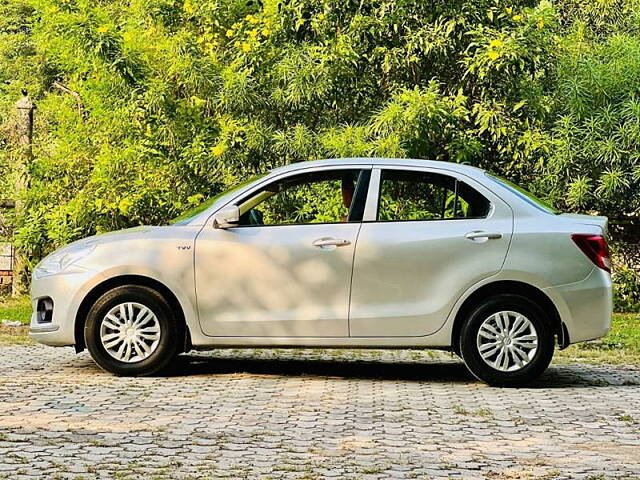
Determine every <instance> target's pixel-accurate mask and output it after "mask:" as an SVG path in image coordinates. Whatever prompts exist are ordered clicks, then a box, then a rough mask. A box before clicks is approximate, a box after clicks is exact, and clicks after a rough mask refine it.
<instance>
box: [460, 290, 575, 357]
mask: <svg viewBox="0 0 640 480" xmlns="http://www.w3.org/2000/svg"><path fill="white" fill-rule="evenodd" d="M505 293H507V294H514V295H521V296H523V297H525V298H528V299H530V300H533V301H534V302H536V303H537V304H538V305H539V306H540V307H541V308H542V309H544V310H545V312H548V314H549V317H550V318H551V319H552V322H553V325H552V327H553V329H554V335H557V336H558V339H559V342H558V343H559V344H560V346H561V348H564V347H565V346H567V345H568V344H569V338H568V333H567V330H566V327H565V326H564V324H563V323H562V320H561V318H560V313H559V312H558V309H557V307H556V305H555V304H554V303H553V301H552V300H551V299H550V298H549V297H548V296H547V294H545V293H544V292H543V291H542V290H541V289H539V288H538V287H535V286H533V285H531V284H529V283H525V282H520V281H516V280H499V281H495V282H491V283H487V284H485V285H482V286H481V287H479V288H478V289H476V290H474V291H473V292H472V293H471V294H469V296H467V298H465V300H464V301H463V302H462V305H460V308H459V309H458V311H457V312H456V315H455V318H454V322H453V328H452V330H451V348H452V349H453V351H454V352H456V353H458V354H459V353H460V333H461V331H462V326H463V325H464V322H465V320H466V318H467V317H468V315H469V314H470V313H471V311H472V310H473V309H474V308H475V307H477V306H478V305H480V304H481V303H482V302H483V301H484V300H486V299H488V298H490V297H493V296H495V295H500V294H505Z"/></svg>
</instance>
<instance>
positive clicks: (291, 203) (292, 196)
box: [239, 170, 369, 226]
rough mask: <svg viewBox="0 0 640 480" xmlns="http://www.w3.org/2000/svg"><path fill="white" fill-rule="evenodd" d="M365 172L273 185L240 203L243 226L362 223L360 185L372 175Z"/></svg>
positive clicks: (338, 172) (306, 177) (289, 179)
mask: <svg viewBox="0 0 640 480" xmlns="http://www.w3.org/2000/svg"><path fill="white" fill-rule="evenodd" d="M363 172H364V171H362V170H328V171H321V172H313V173H305V174H301V175H295V176H292V177H287V178H285V179H283V180H280V181H277V182H273V183H271V184H269V185H268V186H266V187H265V188H263V189H261V190H260V191H259V192H257V193H255V194H252V195H251V196H250V197H249V198H247V199H244V200H243V201H241V202H240V204H239V207H240V214H241V216H240V226H251V225H300V224H309V223H343V222H349V221H360V220H361V218H362V212H361V210H362V209H360V208H356V203H358V204H360V203H362V202H364V198H360V197H361V196H362V195H361V193H360V192H361V191H362V190H363V189H362V185H361V184H362V183H363V182H364V181H365V178H364V177H366V183H367V184H368V174H369V171H366V173H367V175H365V176H363V175H361V174H362V173H363ZM365 195H366V192H365ZM358 216H359V217H360V218H357V217H358Z"/></svg>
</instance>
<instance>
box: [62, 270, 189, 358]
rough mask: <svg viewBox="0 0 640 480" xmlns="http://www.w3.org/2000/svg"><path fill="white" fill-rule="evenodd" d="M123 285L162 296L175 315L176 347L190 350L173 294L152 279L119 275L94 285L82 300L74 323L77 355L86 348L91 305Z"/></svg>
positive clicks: (180, 313) (183, 316)
mask: <svg viewBox="0 0 640 480" xmlns="http://www.w3.org/2000/svg"><path fill="white" fill-rule="evenodd" d="M124 285H140V286H144V287H148V288H151V289H153V290H155V291H156V292H158V293H159V294H160V295H162V297H163V298H164V299H165V300H166V301H167V303H168V304H169V306H170V307H171V309H172V310H173V312H174V313H175V314H176V319H177V321H178V329H179V332H180V336H181V338H180V341H179V343H178V345H180V346H181V350H182V351H183V352H187V351H189V350H190V349H191V334H190V332H189V328H188V326H187V322H186V318H185V314H184V309H183V308H182V305H181V304H180V302H179V301H178V298H177V297H176V296H175V294H174V293H173V292H172V291H171V290H170V289H169V288H168V287H167V286H166V285H164V284H163V283H162V282H160V281H158V280H156V279H154V278H151V277H147V276H144V275H119V276H115V277H111V278H109V279H107V280H104V281H102V282H100V283H99V284H97V285H95V286H94V287H93V288H92V289H91V290H90V291H89V292H88V293H87V294H86V295H85V296H84V298H83V299H82V302H81V303H80V306H79V307H78V311H77V313H76V318H75V322H74V337H75V350H76V352H77V353H79V352H81V351H83V350H84V349H85V348H86V345H85V341H84V326H85V322H86V319H87V314H88V313H89V310H90V309H91V307H92V305H93V304H94V303H95V302H96V300H97V299H98V298H100V297H101V296H102V295H103V294H105V293H106V292H108V291H109V290H112V289H114V288H117V287H122V286H124Z"/></svg>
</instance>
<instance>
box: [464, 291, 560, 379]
mask: <svg viewBox="0 0 640 480" xmlns="http://www.w3.org/2000/svg"><path fill="white" fill-rule="evenodd" d="M554 345H555V337H554V331H553V328H552V322H551V318H550V316H549V314H548V313H547V312H545V311H544V310H543V309H542V308H540V307H539V306H538V305H536V304H535V303H534V302H532V301H531V300H529V299H528V298H526V297H523V296H520V295H514V294H501V295H496V296H494V297H491V298H489V299H487V300H486V301H485V302H483V303H482V304H480V305H478V306H477V307H476V308H474V309H473V310H472V311H471V312H470V313H469V315H468V316H467V319H466V321H465V323H464V325H463V327H462V330H461V333H460V351H461V354H462V358H463V360H464V362H465V364H466V365H467V368H468V369H469V370H470V371H471V373H472V374H473V375H474V376H475V377H476V378H478V379H479V380H482V381H483V382H486V383H488V384H489V385H492V386H497V387H518V386H522V385H526V384H527V383H529V382H531V381H533V380H535V379H536V378H538V377H539V376H540V375H541V374H542V372H544V371H545V370H546V368H547V367H548V366H549V363H550V362H551V359H552V357H553V351H554Z"/></svg>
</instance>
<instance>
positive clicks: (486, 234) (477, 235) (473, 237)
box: [465, 232, 502, 240]
mask: <svg viewBox="0 0 640 480" xmlns="http://www.w3.org/2000/svg"><path fill="white" fill-rule="evenodd" d="M465 238H468V239H469V240H476V239H480V238H487V239H493V238H502V234H501V233H499V232H491V233H489V232H469V233H467V234H466V235H465Z"/></svg>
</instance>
